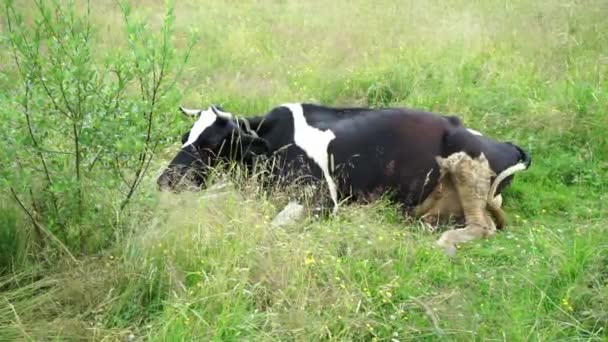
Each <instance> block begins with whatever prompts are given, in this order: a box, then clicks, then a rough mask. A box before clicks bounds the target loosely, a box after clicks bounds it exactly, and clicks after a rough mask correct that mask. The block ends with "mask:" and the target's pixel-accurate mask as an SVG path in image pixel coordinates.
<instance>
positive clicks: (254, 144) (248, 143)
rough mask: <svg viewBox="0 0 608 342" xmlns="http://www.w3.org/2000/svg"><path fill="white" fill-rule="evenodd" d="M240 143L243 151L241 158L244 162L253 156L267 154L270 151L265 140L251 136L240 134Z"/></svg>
mask: <svg viewBox="0 0 608 342" xmlns="http://www.w3.org/2000/svg"><path fill="white" fill-rule="evenodd" d="M240 143H241V148H242V150H243V158H244V159H246V160H250V159H252V158H253V157H254V156H259V155H264V154H267V153H268V152H269V151H270V147H269V146H268V142H267V141H266V140H265V139H262V138H259V137H255V136H253V135H251V134H242V135H241V137H240Z"/></svg>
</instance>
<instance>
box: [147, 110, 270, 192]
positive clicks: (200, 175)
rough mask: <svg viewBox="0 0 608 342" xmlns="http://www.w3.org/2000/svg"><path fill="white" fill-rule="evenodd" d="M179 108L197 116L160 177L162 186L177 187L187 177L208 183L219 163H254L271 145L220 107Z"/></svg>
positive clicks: (200, 184)
mask: <svg viewBox="0 0 608 342" xmlns="http://www.w3.org/2000/svg"><path fill="white" fill-rule="evenodd" d="M179 109H180V111H181V112H182V113H184V114H186V115H188V116H192V117H197V120H196V122H194V125H192V128H190V131H188V132H187V133H185V134H184V135H183V136H182V141H181V143H182V146H181V149H180V150H179V152H178V153H177V155H176V156H175V157H174V158H173V160H172V161H171V163H169V166H168V167H167V169H166V170H165V171H163V173H162V174H161V176H160V177H159V178H158V180H157V183H158V187H159V189H160V190H176V189H177V186H178V185H179V184H180V183H181V182H182V181H183V180H187V181H188V182H189V183H190V184H191V185H193V186H196V187H204V186H205V181H206V179H207V177H208V176H209V172H210V171H211V169H212V168H213V167H215V166H216V165H217V164H218V163H220V162H222V161H224V162H226V161H238V162H245V163H250V162H251V161H252V160H253V157H254V156H255V155H259V154H264V153H265V152H266V151H267V149H268V146H267V143H266V141H265V140H263V139H260V138H258V137H257V135H256V133H255V132H254V131H251V130H249V129H247V128H245V127H243V126H242V125H241V124H240V123H242V121H240V120H237V119H236V118H233V117H232V115H231V114H230V113H227V112H224V111H223V110H221V109H220V108H219V107H216V106H210V107H209V108H207V109H187V108H183V107H180V108H179Z"/></svg>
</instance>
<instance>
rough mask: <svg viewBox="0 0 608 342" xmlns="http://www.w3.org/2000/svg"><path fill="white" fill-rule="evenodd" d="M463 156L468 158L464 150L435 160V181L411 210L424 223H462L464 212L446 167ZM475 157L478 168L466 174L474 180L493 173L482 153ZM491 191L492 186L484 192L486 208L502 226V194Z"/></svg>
mask: <svg viewBox="0 0 608 342" xmlns="http://www.w3.org/2000/svg"><path fill="white" fill-rule="evenodd" d="M463 158H465V159H471V158H470V157H469V156H466V155H465V154H464V153H456V154H454V155H452V156H450V157H448V158H440V157H437V163H438V164H439V166H440V171H439V172H440V175H439V182H438V184H437V186H436V187H435V189H434V190H433V192H432V193H431V194H430V195H429V196H428V197H427V199H426V200H425V201H423V203H422V204H421V205H419V206H418V207H416V208H415V211H414V215H415V216H416V217H420V218H421V219H422V220H423V221H424V222H425V223H426V224H427V225H429V226H431V227H434V226H437V225H439V224H445V223H447V222H449V221H450V219H453V220H455V221H456V222H459V223H464V221H465V220H464V211H463V208H462V205H461V201H460V197H459V195H458V192H457V190H456V186H455V185H454V182H453V181H452V176H451V174H450V171H449V170H450V169H454V164H456V163H458V162H460V161H461V160H462V159H463ZM475 160H476V164H479V165H478V168H477V169H478V170H473V169H471V168H469V169H470V170H469V172H468V173H469V176H470V177H472V178H474V179H476V181H475V182H478V181H481V180H482V179H483V178H486V177H487V175H488V171H489V173H490V175H491V176H494V173H493V172H492V171H491V169H490V168H489V164H488V162H487V159H486V158H485V156H484V155H483V154H481V155H480V156H479V157H478V158H477V159H475ZM484 181H485V180H484ZM494 191H495V187H494V186H493V187H492V188H491V189H490V191H489V192H488V194H487V201H486V210H487V211H488V212H489V213H490V214H491V215H492V216H493V218H494V220H495V221H496V228H497V229H502V228H503V227H504V225H505V221H506V220H505V213H504V211H503V210H502V209H501V208H500V207H501V204H502V196H501V195H498V196H496V197H494V193H493V192H494Z"/></svg>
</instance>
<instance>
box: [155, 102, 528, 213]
mask: <svg viewBox="0 0 608 342" xmlns="http://www.w3.org/2000/svg"><path fill="white" fill-rule="evenodd" d="M180 110H181V111H182V112H184V113H185V114H188V115H191V116H196V117H198V119H197V121H196V122H195V123H194V125H193V126H192V128H191V129H190V131H189V132H188V133H186V134H185V135H184V136H183V138H182V147H181V150H180V151H179V152H178V153H177V155H176V156H175V158H174V159H173V160H172V161H171V163H170V164H169V166H168V168H167V169H166V170H165V171H164V172H163V173H162V175H161V176H160V177H159V178H158V185H159V188H160V189H174V188H175V187H176V185H177V183H178V182H179V180H180V179H182V178H183V177H184V175H186V174H187V173H189V172H191V177H190V180H191V181H193V182H194V183H195V185H201V186H204V185H205V180H206V178H207V175H208V172H209V170H210V169H212V168H214V166H216V165H217V164H218V163H219V162H221V161H238V162H239V163H242V164H243V165H245V166H246V167H253V166H254V164H256V163H257V161H259V160H260V158H262V159H266V161H268V159H270V160H271V161H272V162H271V163H268V162H266V164H265V165H272V166H269V168H270V169H269V170H268V171H269V173H270V174H271V175H272V176H274V178H272V179H274V180H276V181H277V182H285V183H290V182H293V181H295V180H296V179H297V180H300V181H301V180H302V179H304V180H305V181H310V182H318V183H321V184H323V185H325V188H326V189H327V190H328V191H327V193H328V194H329V198H330V199H331V202H332V205H333V209H334V211H335V210H337V208H338V206H339V204H340V203H341V202H340V201H341V200H343V199H346V198H348V199H352V200H358V199H369V198H375V197H377V196H378V195H383V194H388V195H389V196H390V198H391V199H392V200H394V201H396V202H399V203H402V204H403V205H404V206H405V207H406V208H413V207H415V206H416V205H419V204H420V203H421V202H422V201H424V200H425V198H426V197H427V196H428V195H429V194H430V193H431V191H433V189H434V188H435V186H436V185H437V182H438V178H439V172H438V164H437V161H436V157H447V156H450V155H452V154H454V153H457V152H465V153H466V154H468V155H470V156H471V157H478V156H479V155H480V154H481V153H483V154H484V155H485V156H486V158H487V159H488V162H489V165H490V167H491V169H492V170H493V171H494V172H495V173H496V174H497V175H499V179H500V183H499V184H496V185H497V186H496V195H499V194H500V193H501V192H502V190H503V189H504V188H505V186H507V185H508V184H509V183H510V182H511V179H512V177H513V173H515V172H517V171H520V170H524V169H527V168H528V166H529V165H530V161H531V159H530V156H529V155H528V154H527V153H526V152H524V151H523V150H522V149H521V148H519V147H518V146H516V145H514V144H512V143H509V142H498V141H495V140H493V139H490V138H487V137H485V136H483V135H481V134H480V133H478V132H476V131H474V130H471V129H467V128H466V127H464V126H463V124H462V122H461V120H460V119H459V118H458V117H456V116H444V115H438V114H434V113H429V112H423V111H417V110H411V109H405V108H383V109H371V108H331V107H326V106H321V105H316V104H300V103H290V104H284V105H281V106H278V107H276V108H274V109H272V110H271V111H270V112H268V113H267V114H265V115H262V116H256V117H250V118H242V117H239V118H237V117H234V116H233V115H232V114H230V113H227V112H224V111H223V110H221V109H220V108H218V107H216V106H211V107H209V108H207V109H206V110H198V109H196V110H193V109H185V108H181V107H180Z"/></svg>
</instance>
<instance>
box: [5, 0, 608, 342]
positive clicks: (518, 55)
mask: <svg viewBox="0 0 608 342" xmlns="http://www.w3.org/2000/svg"><path fill="white" fill-rule="evenodd" d="M129 2H130V5H131V6H127V4H126V3H125V2H118V1H109V0H103V1H95V2H91V4H90V8H88V9H87V5H86V2H85V1H75V2H69V1H64V2H57V3H58V4H59V5H54V3H55V2H54V1H44V0H39V1H32V0H3V6H2V11H3V12H2V13H3V14H2V19H0V25H1V26H0V27H1V29H2V34H1V39H2V40H1V41H0V47H1V49H0V70H1V71H2V72H1V73H0V129H1V130H2V136H1V137H0V142H1V143H2V148H1V149H0V189H1V192H0V341H13V340H25V341H40V340H44V341H72V340H95V341H114V340H121V341H125V340H128V341H144V340H146V341H147V340H151V341H191V340H193V341H207V340H213V341H254V340H255V341H321V340H332V341H342V340H347V341H412V340H416V341H417V340H421V341H473V340H479V341H481V340H483V341H486V340H488V341H493V340H500V341H606V339H607V338H608V230H607V226H608V216H607V214H608V206H607V204H606V203H607V202H608V196H607V195H606V190H607V188H608V132H607V131H608V19H607V18H608V2H607V1H604V0H579V1H573V0H572V1H567V0H547V1H532V0H513V1H511V0H501V1H496V0H490V1H462V0H455V1H447V0H432V1H425V2H418V1H389V0H378V1H371V0H355V1H346V0H336V1H331V2H326V1H317V0H314V1H292V0H273V1H216V0H206V1H194V0H179V1H175V3H173V4H172V3H169V2H168V3H165V2H163V1H157V0H146V1H129ZM41 8H42V10H41ZM159 84H160V85H159ZM157 85H159V86H157ZM284 102H318V103H323V104H327V105H365V106H367V105H369V106H407V107H413V108H420V109H424V110H430V111H435V112H440V113H452V114H458V115H460V116H461V117H462V118H463V120H464V122H465V124H466V125H467V126H469V127H471V128H474V129H476V130H479V131H481V132H484V133H485V134H487V135H490V136H492V137H495V138H497V139H500V140H505V141H513V142H515V143H517V144H518V145H520V146H522V147H523V148H524V149H526V150H527V151H529V152H530V153H531V155H532V158H533V162H532V166H531V168H530V169H529V170H528V171H527V172H525V173H520V174H519V175H517V176H516V177H515V180H514V182H513V184H512V186H511V187H510V188H509V189H508V190H507V192H506V193H505V195H504V203H505V204H504V205H505V208H506V212H507V215H508V228H507V229H506V230H505V231H503V232H501V233H498V234H497V235H496V236H495V237H493V238H491V239H488V240H483V241H478V242H475V243H470V244H467V245H463V246H462V247H461V248H460V249H459V252H458V254H457V256H456V257H455V258H453V259H449V258H447V257H446V256H445V255H444V254H443V253H442V252H441V251H440V250H438V249H436V248H435V247H434V246H433V243H434V241H435V240H436V239H437V238H438V237H439V235H438V233H431V232H428V231H425V230H423V229H422V228H421V226H420V225H419V224H418V223H417V222H415V221H413V220H411V219H408V218H406V217H404V216H403V215H402V214H401V211H400V209H399V207H398V206H396V205H394V204H391V203H387V202H384V201H379V202H377V203H374V204H371V205H365V206H363V205H356V204H353V205H349V206H345V207H343V208H342V210H341V211H340V212H339V213H338V214H337V215H336V216H335V217H332V218H330V219H326V220H316V219H314V218H308V219H306V220H304V221H302V222H299V223H297V224H296V225H293V226H289V227H284V228H271V227H270V225H269V222H270V220H272V218H273V216H274V215H275V214H276V213H277V212H278V211H279V210H280V209H281V205H284V204H285V203H286V200H287V194H284V193H283V194H282V193H277V194H271V195H268V194H263V193H261V192H259V191H258V190H257V185H256V183H255V182H253V181H252V182H244V183H242V184H243V186H242V187H238V188H232V189H230V190H228V191H227V192H225V193H223V194H221V195H220V196H219V197H217V196H215V197H210V196H206V194H205V193H182V194H179V195H173V194H161V193H158V192H157V191H156V183H155V181H156V177H157V176H158V175H159V173H160V172H162V170H163V167H165V166H166V165H167V163H168V162H169V160H170V159H171V158H172V157H173V155H174V153H175V152H176V151H177V149H178V147H179V146H178V145H179V143H178V142H179V138H180V137H181V134H182V133H184V132H185V131H186V130H187V129H189V127H190V125H191V121H189V120H188V119H187V118H185V117H182V116H180V114H178V111H177V106H178V105H184V106H187V107H197V106H201V107H202V106H207V105H208V104H212V103H213V104H221V105H222V106H223V107H224V109H226V110H227V111H230V112H232V113H234V114H238V115H245V116H247V115H256V114H262V113H265V112H266V111H267V110H269V109H271V108H272V107H273V106H276V105H279V104H281V103H284ZM404 148H407V147H404Z"/></svg>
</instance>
